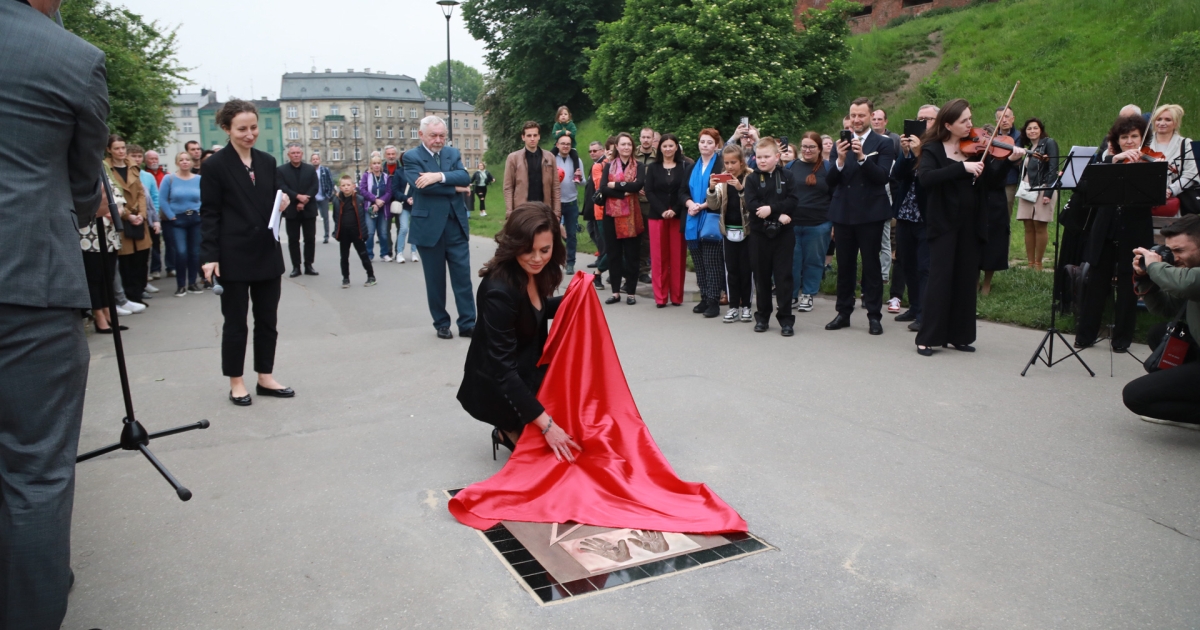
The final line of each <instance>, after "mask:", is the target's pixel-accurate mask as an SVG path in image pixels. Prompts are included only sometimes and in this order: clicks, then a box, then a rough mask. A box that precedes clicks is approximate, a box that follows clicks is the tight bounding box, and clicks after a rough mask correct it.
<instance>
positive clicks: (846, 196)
mask: <svg viewBox="0 0 1200 630" xmlns="http://www.w3.org/2000/svg"><path fill="white" fill-rule="evenodd" d="M871 153H875V154H876V155H871V157H868V158H867V159H866V161H864V162H863V163H862V164H861V165H860V164H859V163H858V158H857V157H856V156H855V155H854V153H849V154H848V155H847V156H846V162H845V165H844V166H843V167H842V170H840V171H839V170H838V167H837V158H838V156H837V146H836V145H835V146H834V150H833V154H832V155H830V156H829V161H830V162H831V163H832V167H831V168H830V169H829V173H828V174H827V175H826V176H825V182H826V183H828V184H829V188H830V190H832V191H833V201H832V202H831V203H830V204H829V220H830V221H833V222H834V223H841V224H843V225H859V224H862V223H872V222H874V221H885V220H888V219H891V218H892V206H891V204H890V203H889V202H888V195H887V185H888V178H889V177H890V173H891V171H892V163H893V162H895V161H896V148H895V145H893V144H892V139H891V138H889V137H887V136H881V135H879V134H877V133H875V132H873V131H872V132H870V133H869V134H867V138H866V140H865V141H864V142H863V154H864V155H870V154H871Z"/></svg>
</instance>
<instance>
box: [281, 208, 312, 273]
mask: <svg viewBox="0 0 1200 630" xmlns="http://www.w3.org/2000/svg"><path fill="white" fill-rule="evenodd" d="M286 221H287V235H288V253H289V254H291V256H292V268H293V269H299V268H300V230H301V229H303V230H304V264H305V265H312V264H313V258H314V257H315V256H316V253H317V217H305V216H301V217H298V218H295V219H286Z"/></svg>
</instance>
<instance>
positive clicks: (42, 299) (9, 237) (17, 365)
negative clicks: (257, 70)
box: [0, 0, 108, 630]
mask: <svg viewBox="0 0 1200 630" xmlns="http://www.w3.org/2000/svg"><path fill="white" fill-rule="evenodd" d="M58 5H59V2H57V1H56V0H28V1H26V2H20V1H18V2H13V1H8V0H6V1H3V2H0V59H3V60H4V71H3V72H0V129H3V130H4V131H3V133H0V173H3V176H0V242H3V243H4V244H5V248H6V250H5V252H4V255H3V256H0V628H6V629H10V630H16V629H17V628H22V629H24V628H57V627H59V625H61V624H62V620H63V617H64V616H65V615H66V612H67V591H68V590H69V589H70V587H71V583H72V581H73V579H74V577H73V575H72V573H71V566H70V560H71V509H72V505H73V503H74V495H75V455H76V452H77V449H78V446H79V425H80V422H81V421H82V419H83V394H84V390H85V389H86V387H87V374H88V361H89V359H90V357H89V354H88V346H87V339H86V337H85V334H84V330H83V322H82V320H81V319H80V317H79V311H80V309H86V308H91V300H90V298H89V297H88V286H87V278H86V276H85V274H84V269H83V254H82V252H81V250H80V247H79V231H78V228H79V226H82V225H87V224H88V223H90V222H91V221H92V219H93V217H94V215H95V213H96V211H97V209H98V207H99V205H100V202H101V194H102V189H101V188H100V173H101V165H100V161H101V159H102V158H103V157H104V147H105V144H106V141H107V138H108V127H107V126H106V125H105V123H104V121H105V119H106V118H107V117H108V85H107V79H106V73H105V68H104V53H102V52H100V50H99V49H97V48H96V47H94V46H92V45H91V44H88V43H87V42H85V41H83V40H82V39H80V38H78V37H76V36H75V35H72V34H71V33H68V32H67V31H65V30H63V29H62V28H60V27H58V26H57V25H56V24H55V23H54V22H52V21H51V20H50V19H49V18H48V17H47V16H50V15H53V14H54V13H55V11H56V10H57V8H58Z"/></svg>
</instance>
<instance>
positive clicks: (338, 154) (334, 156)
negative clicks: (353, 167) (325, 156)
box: [329, 148, 342, 162]
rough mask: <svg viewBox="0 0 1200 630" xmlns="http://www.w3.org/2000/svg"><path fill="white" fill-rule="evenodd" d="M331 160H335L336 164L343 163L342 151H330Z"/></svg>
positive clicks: (335, 149)
mask: <svg viewBox="0 0 1200 630" xmlns="http://www.w3.org/2000/svg"><path fill="white" fill-rule="evenodd" d="M329 159H331V160H333V161H334V162H341V161H342V150H341V149H337V148H334V149H330V150H329Z"/></svg>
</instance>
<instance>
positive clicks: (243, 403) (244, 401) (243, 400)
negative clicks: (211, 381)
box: [229, 389, 254, 407]
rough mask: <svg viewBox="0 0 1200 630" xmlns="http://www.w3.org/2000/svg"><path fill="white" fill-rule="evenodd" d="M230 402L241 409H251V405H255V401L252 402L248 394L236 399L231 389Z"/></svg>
mask: <svg viewBox="0 0 1200 630" xmlns="http://www.w3.org/2000/svg"><path fill="white" fill-rule="evenodd" d="M229 402H231V403H233V404H235V405H237V406H239V407H249V406H250V405H251V403H253V402H254V401H253V400H250V394H246V395H245V396H239V397H236V398H235V397H234V395H233V390H232V389H231V390H229Z"/></svg>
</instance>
